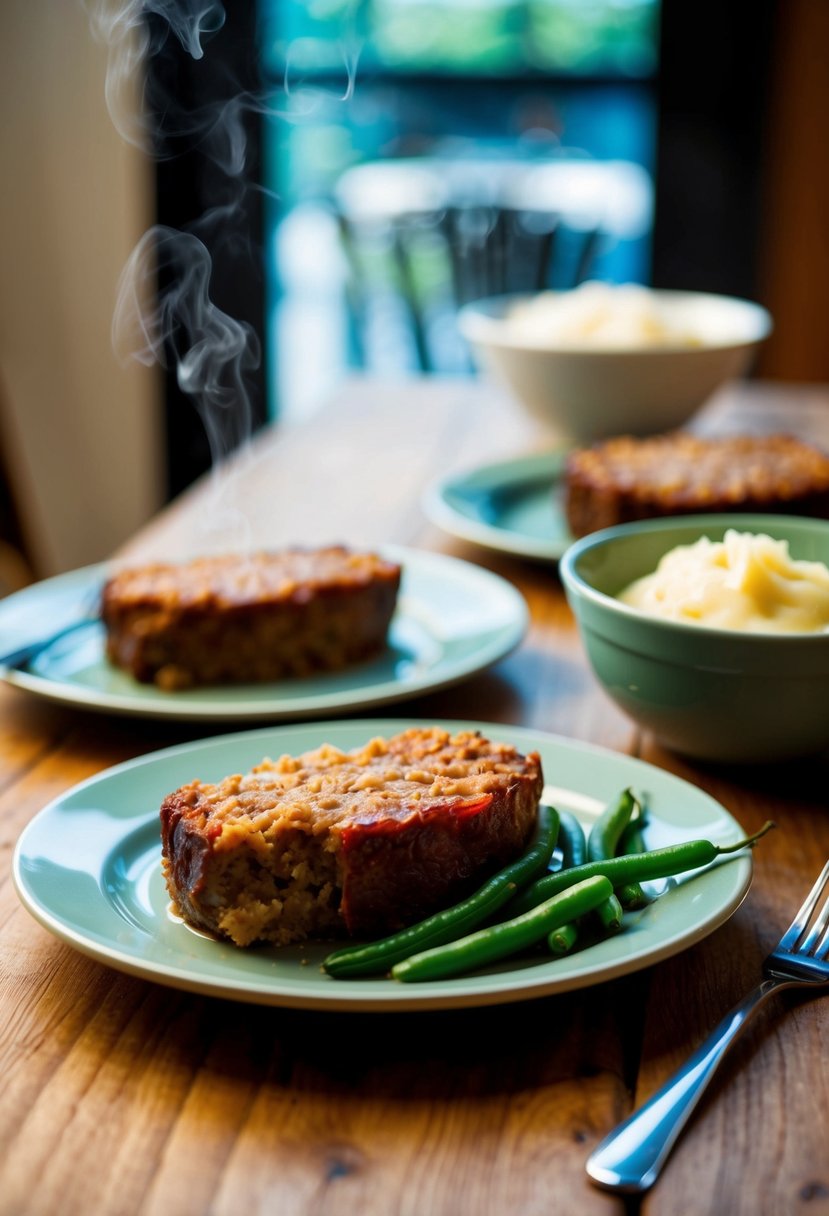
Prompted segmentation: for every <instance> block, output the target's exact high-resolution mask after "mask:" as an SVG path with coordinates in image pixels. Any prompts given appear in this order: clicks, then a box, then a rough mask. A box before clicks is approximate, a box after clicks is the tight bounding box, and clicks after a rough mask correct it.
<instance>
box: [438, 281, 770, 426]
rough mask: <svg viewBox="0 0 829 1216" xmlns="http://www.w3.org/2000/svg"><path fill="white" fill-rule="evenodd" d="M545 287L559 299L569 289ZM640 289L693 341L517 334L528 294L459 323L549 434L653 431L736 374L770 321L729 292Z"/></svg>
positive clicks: (473, 308) (486, 303)
mask: <svg viewBox="0 0 829 1216" xmlns="http://www.w3.org/2000/svg"><path fill="white" fill-rule="evenodd" d="M578 290H579V289H576V291H578ZM546 294H547V295H548V296H549V297H550V298H553V299H558V300H563V299H564V298H565V296H567V295H568V294H569V295H573V294H574V293H563V292H556V293H546ZM647 295H648V298H649V299H650V301H651V302H652V304H653V306H654V308H655V309H657V310H658V312H659V315H660V316H662V317H664V318H666V320H667V322H668V324H670V326H671V328H672V329H673V328H674V326H676V327H678V329H679V330H680V331H684V332H688V333H693V334H694V335H695V336H696V337H697V338H698V344H696V345H693V346H691V345H687V344H683V343H682V342H680V341H678V342H677V343H676V344H675V345H674V344H672V345H659V346H654V345H650V346H645V345H640V346H626V347H619V346H617V345H610V344H608V345H590V346H588V345H586V344H581V345H577V344H569V345H564V344H563V342H562V341H561V340H555V339H553V338H551V339H550V340H549V341H545V338H544V335H543V333H540V332H539V331H540V326H539V325H538V324H537V323H536V324H534V325H533V327H532V330H531V331H525V332H521V331H520V328H519V326H518V325H517V324H516V322H515V320H514V313H515V310H516V308H517V307H520V306H523V305H526V304H528V303H529V302H532V301H537V299H538V297H532V296H526V295H525V296H516V295H512V296H497V297H491V298H488V299H485V300H479V301H477V302H475V303H474V304H468V305H466V306H465V307H464V308H462V309H461V310H460V314H459V325H460V330H461V333H462V334H463V336H464V337H465V338H466V339H467V341H468V342H469V343H470V345H471V346H472V349H473V351H474V353H475V357H476V361H477V362H478V364H479V365H480V367H481V368H482V369H483V370H485V371H486V372H488V373H490V374H491V375H492V376H493V378H494V379H496V380H497V381H500V382H501V383H502V384H504V385H506V387H507V388H508V389H509V390H510V391H511V392H512V394H513V395H514V396H515V397H516V398H517V399H518V400H519V401H520V402H521V403H522V404H523V405H524V406H525V407H526V408H527V409H528V410H529V411H530V412H531V413H532V414H534V415H535V416H536V417H538V418H540V419H542V421H544V422H545V423H546V424H547V427H548V429H549V430H550V431H551V433H552V434H553V435H554V436H555V438H556V439H558V440H561V441H564V442H568V443H579V444H584V443H590V442H592V441H593V440H596V439H603V438H606V437H608V436H610V435H620V434H633V435H648V434H656V433H659V432H661V431H669V430H672V429H673V428H675V427H679V426H681V425H682V424H683V423H685V422H687V421H688V419H689V418H690V417H691V415H692V414H693V413H694V412H695V411H696V410H697V409H698V408H699V407H700V406H701V405H702V404H703V403H704V402H705V401H706V400H707V398H708V397H710V396H711V394H712V393H713V392H714V390H715V389H717V388H719V387H720V385H722V384H723V383H724V382H725V381H727V380H729V379H732V378H734V377H738V376H740V375H742V374H743V373H744V372H745V371H746V369H747V368H748V365H749V363H750V361H751V359H752V356H753V355H754V353H755V351H756V349H757V347H758V346H759V344H760V342H762V341H763V339H764V338H766V337H767V336H768V334H769V333H770V332H771V328H772V320H771V316H770V315H769V313H768V312H767V311H766V310H765V309H764V308H762V307H761V306H760V305H759V304H753V303H751V302H749V301H747V300H738V299H734V298H732V297H730V296H717V295H709V294H706V293H703V292H687V291H685V292H679V291H655V290H654V291H649V292H648V293H647ZM511 317H512V319H511Z"/></svg>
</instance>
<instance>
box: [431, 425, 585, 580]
mask: <svg viewBox="0 0 829 1216" xmlns="http://www.w3.org/2000/svg"><path fill="white" fill-rule="evenodd" d="M565 456H566V453H565V452H563V451H562V450H561V449H560V448H559V449H558V450H556V451H553V452H542V453H540V454H536V455H532V456H521V457H519V458H517V459H514V460H507V461H502V462H500V463H498V464H489V465H484V466H482V467H480V468H477V469H472V470H471V471H469V472H466V473H462V474H460V475H455V476H453V477H449V478H447V479H446V480H444V481H441V482H438V483H437V484H436V485H434V486H430V488H429V489H428V490H427V492H426V494H425V496H424V499H423V509H424V510H425V512H426V514H427V515H428V516H429V518H430V519H431V520H432V522H433V523H436V524H437V525H438V527H440V528H443V530H444V531H445V532H449V533H450V534H451V535H453V536H459V537H460V538H461V539H462V540H471V541H472V542H473V543H475V544H477V545H482V546H483V547H484V548H486V549H494V550H496V551H497V552H499V553H514V554H517V555H518V556H519V557H531V558H534V559H535V560H538V561H557V560H558V558H560V557H561V556H562V554H563V553H564V551H565V549H567V547H568V546H569V545H570V544H571V543H572V540H573V537H572V536H571V534H570V531H569V529H568V527H567V522H566V520H565V518H564V511H563V506H562V500H561V473H562V469H563V467H564V460H565Z"/></svg>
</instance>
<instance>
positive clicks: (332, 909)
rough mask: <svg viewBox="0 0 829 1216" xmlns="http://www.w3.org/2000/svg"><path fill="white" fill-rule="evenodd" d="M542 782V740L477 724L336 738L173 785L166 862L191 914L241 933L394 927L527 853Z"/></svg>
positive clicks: (191, 918)
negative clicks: (209, 778) (353, 744)
mask: <svg viewBox="0 0 829 1216" xmlns="http://www.w3.org/2000/svg"><path fill="white" fill-rule="evenodd" d="M541 785H542V773H541V763H540V760H539V757H538V755H537V754H535V753H531V754H529V755H527V756H523V755H521V754H520V753H519V752H517V751H516V749H515V748H513V747H511V746H509V745H507V744H500V743H492V742H490V741H488V740H487V739H484V738H483V737H482V736H481V735H479V734H476V733H471V732H463V733H460V734H457V735H454V736H452V735H450V734H448V733H447V732H446V731H445V730H441V729H438V728H429V729H417V730H409V731H405V732H403V733H402V734H400V735H396V736H394V737H393V738H391V739H388V740H386V739H380V738H375V739H372V740H371V741H370V742H369V743H367V744H366V745H365V746H364V747H361V748H358V749H356V750H355V751H352V752H343V751H341V750H339V749H338V748H336V747H332V746H330V745H325V746H323V747H321V748H320V749H319V750H317V751H314V752H309V753H306V754H304V755H301V756H299V757H291V756H283V757H282V758H281V759H279V760H277V761H275V762H274V761H270V760H265V761H263V763H262V764H260V765H258V766H257V767H256V768H255V769H253V770H252V771H251V772H250V773H248V774H246V775H244V776H243V775H240V774H236V775H233V776H229V777H226V778H225V779H224V780H222V781H220V782H218V783H217V784H214V785H209V784H203V783H202V782H200V781H193V782H191V783H190V784H189V785H185V786H183V787H182V788H181V789H179V790H176V791H175V792H174V793H173V794H171V795H169V797H168V798H166V799H165V801H164V803H163V805H162V808H161V825H162V841H163V869H164V875H165V878H166V882H167V886H168V889H169V892H170V895H171V897H172V899H173V901H174V904H175V906H176V907H177V909H178V911H179V912H180V914H181V915H182V916H183V918H184V919H185V920H186V921H187V922H189V923H190V924H191V925H193V926H195V927H197V928H201V929H206V930H208V931H210V932H212V933H214V934H216V935H218V936H219V937H225V938H229V939H230V940H231V941H233V942H235V943H236V944H237V945H239V946H247V945H249V944H251V943H254V942H271V943H276V944H279V945H284V944H288V943H290V942H298V941H304V940H306V939H308V938H317V939H322V938H331V937H337V936H341V935H343V934H346V933H348V934H351V935H354V936H369V937H370V936H380V935H382V934H383V933H387V932H392V931H394V930H395V929H397V928H399V927H401V926H402V925H405V924H408V923H412V922H413V921H415V920H418V919H420V918H421V917H422V916H425V915H427V914H428V913H430V912H432V911H434V910H436V909H437V908H439V907H442V906H445V905H447V904H449V903H451V902H454V900H456V899H458V898H461V897H462V896H463V895H465V894H466V893H467V892H468V891H470V890H471V889H473V888H474V886H475V885H476V884H477V883H478V882H480V881H482V880H483V878H484V877H485V876H486V875H487V874H489V873H491V872H493V871H494V870H495V869H497V868H498V867H500V866H501V865H503V864H506V862H507V861H509V860H511V859H512V858H513V857H515V856H517V854H518V853H519V852H520V851H521V849H522V848H523V847H524V845H525V844H526V842H527V840H528V838H529V837H530V835H531V834H532V831H533V828H534V825H535V822H536V815H537V807H538V800H539V798H540V795H541Z"/></svg>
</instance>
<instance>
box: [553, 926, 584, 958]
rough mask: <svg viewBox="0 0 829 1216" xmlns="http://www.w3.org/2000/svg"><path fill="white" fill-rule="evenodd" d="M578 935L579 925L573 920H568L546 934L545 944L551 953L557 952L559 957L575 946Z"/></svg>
mask: <svg viewBox="0 0 829 1216" xmlns="http://www.w3.org/2000/svg"><path fill="white" fill-rule="evenodd" d="M578 937H579V927H578V925H576V924H574V923H573V921H569V922H568V923H567V924H566V925H561V926H560V927H559V928H558V929H553V931H552V932H551V933H550V934H548V936H547V946H548V947H549V950H550V953H551V954H557V955H558V956H559V957H561V956H562V955H565V954H569V953H570V951H571V950H572V949H573V947H574V946H575V944H576V942H577V941H578Z"/></svg>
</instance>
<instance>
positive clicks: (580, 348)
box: [458, 287, 774, 359]
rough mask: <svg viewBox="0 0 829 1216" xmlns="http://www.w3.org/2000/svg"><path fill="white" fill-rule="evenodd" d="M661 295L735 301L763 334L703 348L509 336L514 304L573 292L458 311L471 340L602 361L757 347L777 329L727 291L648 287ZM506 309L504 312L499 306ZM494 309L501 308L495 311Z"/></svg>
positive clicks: (520, 295) (512, 297) (763, 311)
mask: <svg viewBox="0 0 829 1216" xmlns="http://www.w3.org/2000/svg"><path fill="white" fill-rule="evenodd" d="M645 290H647V291H649V292H650V293H651V294H652V295H654V296H656V297H657V298H658V299H663V300H666V301H668V300H680V299H689V300H712V301H716V302H717V303H720V304H722V303H725V304H728V305H733V306H734V307H735V308H736V309H737V310H739V311H741V312H742V313H744V314H748V315H750V316H752V317H753V319H754V321H755V324H756V330H757V332H756V333H755V334H753V335H752V336H747V337H741V338H730V339H725V340H723V341H721V342H705V343H703V344H702V345H700V346H687V345H684V344H682V343H679V342H676V343H671V342H666V343H660V345H659V346H644V345H643V346H585V345H579V344H574V343H570V344H568V343H565V342H560V343H557V344H555V345H553V344H551V343H544V344H542V343H540V342H538V341H535V342H533V341H527V340H521V339H517V338H515V337H507V336H506V335H505V334H504V333H503V331H502V323H503V321H504V319H505V318H504V315H503V309H505V308H506V307H507V306H508V305H510V304H512V305H515V304H519V303H522V302H524V301H528V300H534V299H537V298H538V297H539V296H541V295H553V296H563V295H567V294H569V293H568V292H567V291H556V290H551V291H546V290H545V291H543V292H537V291H534V292H526V291H524V292H506V293H502V294H500V295H493V296H483V297H481V299H479V300H471V301H470V302H469V303H467V304H464V305H462V306H461V308H459V309H458V328H459V329H460V331H461V333H462V334H463V336H464V337H465V338H466V339H467V340H468V341H469V342H478V343H482V344H485V345H487V346H491V347H497V348H498V349H500V350H507V351H510V350H512V351H522V352H524V351H526V352H532V353H535V354H544V355H567V356H570V357H581V358H589V359H593V358H597V359H609V358H614V359H641V358H642V357H645V358H648V359H653V358H659V357H660V356H661V357H665V356H670V357H671V358H676V357H677V356H680V355H681V356H684V357H687V358H699V356H700V355H704V354H706V353H711V352H714V351H717V352H725V351H736V350H746V349H751V348H752V347H754V346H757V345H759V344H760V343H761V342H764V341H765V340H766V339H767V338H768V337H769V336H770V334H771V333H772V332H773V330H774V318H773V317H772V315H771V313H770V312H769V310H768V309H767V308H765V307H764V306H763V305H762V304H758V303H757V302H756V301H755V300H747V299H745V298H743V297H741V296H729V295H723V294H720V293H717V292H712V291H677V290H671V289H668V288H658V287H648V288H646V289H645ZM499 309H500V310H502V311H500V312H499V311H498V310H499ZM490 310H495V312H494V313H493V312H492V311H490Z"/></svg>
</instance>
